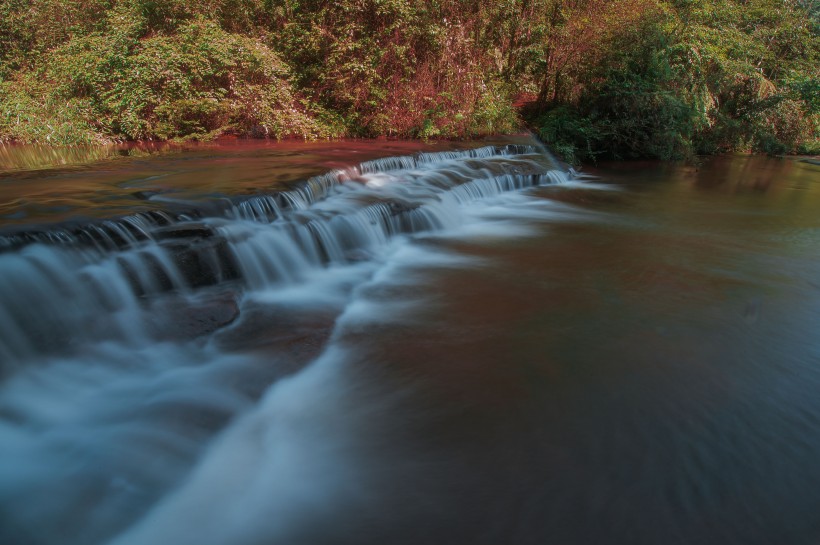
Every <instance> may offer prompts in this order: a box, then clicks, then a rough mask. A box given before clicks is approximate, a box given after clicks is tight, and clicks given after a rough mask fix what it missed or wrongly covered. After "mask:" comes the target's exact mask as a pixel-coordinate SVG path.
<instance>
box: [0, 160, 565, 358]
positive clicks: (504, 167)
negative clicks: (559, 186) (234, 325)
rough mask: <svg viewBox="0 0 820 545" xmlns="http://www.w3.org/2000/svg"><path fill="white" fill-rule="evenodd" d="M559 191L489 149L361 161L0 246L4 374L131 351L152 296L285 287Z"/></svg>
mask: <svg viewBox="0 0 820 545" xmlns="http://www.w3.org/2000/svg"><path fill="white" fill-rule="evenodd" d="M566 179H567V174H566V173H565V172H563V171H560V170H555V169H554V168H553V163H552V160H551V159H549V158H545V156H543V155H542V154H540V153H539V152H538V150H537V149H535V148H533V147H529V146H521V145H508V146H501V147H496V146H486V147H483V148H477V149H471V150H465V151H451V152H437V153H419V154H416V155H414V156H402V157H388V158H382V159H376V160H371V161H367V162H364V163H361V164H359V165H357V166H354V167H349V168H346V169H337V170H333V171H330V172H328V173H325V174H322V175H319V176H315V177H313V178H310V179H308V180H306V181H305V182H304V183H303V184H301V185H299V186H298V187H296V188H294V189H292V190H289V191H282V192H277V193H272V194H265V195H256V196H251V197H237V198H233V199H228V200H226V199H222V200H220V201H217V202H209V203H207V205H203V206H201V207H199V208H197V207H193V206H192V207H191V209H187V210H184V211H182V212H178V213H173V212H168V211H160V210H157V211H148V212H141V213H138V214H134V215H132V216H128V217H124V218H120V219H110V220H105V221H98V222H91V223H87V224H79V225H73V226H57V227H54V228H42V229H36V230H29V231H18V232H13V233H7V234H5V235H0V251H2V254H0V270H2V271H4V278H5V282H4V284H3V286H2V287H0V309H1V310H0V358H2V361H3V362H4V363H3V365H2V368H3V369H4V371H3V372H8V371H9V368H13V367H15V366H18V365H20V364H21V362H24V361H25V360H27V359H30V358H32V357H35V356H37V355H38V354H47V353H52V352H55V353H59V352H60V351H65V350H71V349H73V348H74V347H76V346H78V345H81V344H82V342H84V340H90V339H93V340H102V339H110V340H116V341H129V340H130V341H133V342H139V341H138V339H140V338H141V336H142V335H143V334H144V333H143V329H144V327H143V326H142V324H143V322H144V321H145V320H146V319H147V318H146V317H145V316H142V314H141V311H142V309H143V307H144V306H145V304H144V303H145V301H146V300H147V299H150V298H151V297H152V296H156V295H158V294H162V293H175V294H186V293H192V291H193V290H194V289H196V288H203V287H209V286H219V285H225V284H230V285H232V286H234V287H235V288H236V289H250V290H259V289H267V288H271V287H274V288H275V287H276V286H282V287H284V286H288V285H295V284H298V283H299V282H301V281H303V280H304V278H305V277H306V275H308V274H310V272H311V271H313V270H316V269H319V268H323V267H328V266H332V265H339V264H345V263H353V262H357V261H361V260H363V259H364V260H366V259H368V257H369V256H370V255H372V253H373V252H374V251H377V250H378V249H379V248H380V247H383V246H384V245H385V244H386V243H388V242H389V241H390V240H391V239H393V238H395V237H396V236H402V235H413V234H417V233H423V232H432V231H440V230H443V229H448V228H451V227H454V226H457V225H458V223H459V221H460V217H461V213H460V207H462V206H463V205H464V204H466V203H469V202H472V201H476V200H480V199H485V198H488V197H491V196H494V195H498V194H501V193H504V192H510V191H518V190H522V189H525V188H528V187H534V186H540V185H547V184H555V183H561V182H563V181H565V180H566Z"/></svg>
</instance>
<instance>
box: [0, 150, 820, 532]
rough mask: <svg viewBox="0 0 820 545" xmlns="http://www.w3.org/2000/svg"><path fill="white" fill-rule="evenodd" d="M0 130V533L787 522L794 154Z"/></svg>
mask: <svg viewBox="0 0 820 545" xmlns="http://www.w3.org/2000/svg"><path fill="white" fill-rule="evenodd" d="M12 152H13V150H12V151H9V150H4V151H3V153H0V159H4V160H5V161H6V167H5V170H2V171H0V196H2V197H3V198H2V201H3V203H2V205H0V216H2V218H4V219H3V220H2V223H0V278H2V282H0V543H3V544H10V545H48V544H58V543H59V544H60V545H96V544H111V545H143V544H160V543H169V544H171V543H174V544H189V543H190V544H197V545H211V544H212V545H227V544H230V545H246V544H247V545H257V544H259V545H261V544H288V545H291V544H305V545H312V544H338V543H351V544H353V543H356V544H364V543H373V544H377V543H393V544H403V543H407V544H411V543H412V544H419V543H425V544H434V543H442V544H445V543H447V544H453V543H473V544H482V543H487V544H498V543H503V544H516V545H517V544H530V543H532V544H548V543H556V544H587V543H635V544H644V543H645V544H656V543H663V544H674V543H682V544H683V543H687V544H688V543H699V544H701V543H702V544H712V543H714V544H721V545H725V544H732V543H738V544H755V543H760V544H769V543H778V544H791V543H793V544H810V543H817V542H820V464H818V463H817V461H818V460H820V395H818V392H820V335H818V334H817V328H818V326H820V167H818V166H815V165H813V164H810V163H804V162H799V161H797V160H795V159H768V158H759V157H727V158H716V159H712V160H708V161H705V162H703V164H701V165H699V166H686V165H663V164H656V163H631V164H620V165H619V164H612V165H601V166H599V167H596V168H590V169H585V170H584V171H583V174H579V173H577V172H575V171H572V170H568V169H566V168H564V167H562V166H561V165H560V164H558V163H557V162H556V161H555V160H554V159H553V158H552V157H551V156H550V155H549V153H548V152H546V150H545V149H543V147H542V146H540V145H538V144H537V143H536V142H534V141H531V140H529V139H528V138H526V137H516V138H509V139H506V140H499V141H495V142H481V143H479V142H463V143H451V144H446V143H440V144H436V145H426V144H422V143H401V142H399V143H396V142H392V143H391V142H338V143H322V144H301V145H296V144H261V143H241V142H237V143H233V144H231V145H224V144H222V145H215V146H211V147H208V146H204V147H202V148H192V149H186V150H182V151H180V150H171V151H163V150H162V149H148V150H145V149H141V150H140V149H138V150H131V149H125V148H123V149H120V150H114V152H113V154H112V155H106V154H105V153H106V152H103V151H99V150H93V153H91V152H90V156H89V157H90V159H93V160H94V162H89V159H86V158H84V157H83V156H82V154H79V152H78V151H76V150H75V151H74V152H72V155H71V157H70V158H69V159H68V160H65V161H57V162H62V163H64V164H62V165H61V166H59V167H55V166H53V164H48V165H44V164H42V163H41V162H38V159H37V158H38V157H39V155H38V153H39V152H37V151H36V150H35V151H31V150H28V151H26V152H25V153H23V152H16V153H17V155H14V153H12ZM26 153H29V155H26ZM78 154H79V155H78ZM11 158H16V159H15V160H14V161H12V160H11ZM54 162H55V161H54V159H53V158H52V159H51V163H54Z"/></svg>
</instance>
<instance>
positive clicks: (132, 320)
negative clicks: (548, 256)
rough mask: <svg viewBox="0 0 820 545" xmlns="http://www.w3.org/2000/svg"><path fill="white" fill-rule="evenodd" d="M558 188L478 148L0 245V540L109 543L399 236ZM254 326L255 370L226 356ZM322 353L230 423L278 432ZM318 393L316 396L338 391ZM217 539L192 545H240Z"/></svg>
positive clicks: (508, 152)
mask: <svg viewBox="0 0 820 545" xmlns="http://www.w3.org/2000/svg"><path fill="white" fill-rule="evenodd" d="M567 179H568V176H567V174H566V173H565V172H562V171H560V170H555V169H554V168H553V164H552V162H551V161H550V160H549V159H548V158H545V157H544V156H543V155H541V154H539V153H538V151H537V150H536V149H534V148H532V147H528V146H518V145H510V146H503V147H495V146H488V147H484V148H478V149H473V150H466V151H454V152H441V153H420V154H417V155H415V156H403V157H390V158H385V159H377V160H373V161H368V162H365V163H361V164H360V165H358V166H356V167H350V168H346V169H341V170H334V171H331V172H329V173H327V174H324V175H320V176H317V177H314V178H311V179H308V180H307V181H306V182H304V183H303V184H301V185H299V186H298V187H296V188H294V189H292V190H288V191H280V192H276V193H272V194H267V195H256V196H251V197H230V198H219V199H214V200H211V201H208V202H200V203H186V204H177V205H176V207H175V208H174V207H171V208H166V209H163V210H156V211H148V212H140V213H138V214H134V215H131V216H127V217H124V218H120V219H108V220H104V221H94V222H90V223H85V224H82V223H79V224H73V225H60V226H51V227H48V226H47V227H39V228H37V229H26V228H17V229H16V230H14V231H7V232H6V233H5V234H2V235H0V252H2V253H0V274H2V278H3V282H2V284H0V362H2V364H1V365H0V378H2V381H3V382H2V383H0V443H2V444H3V445H4V451H3V453H2V454H0V467H2V468H3V469H0V528H2V529H0V541H2V542H3V543H10V544H12V543H13V544H15V545H17V544H19V545H23V544H31V545H41V544H49V543H56V542H58V541H59V542H60V543H61V544H63V545H71V544H84V545H85V544H92V543H101V542H103V541H105V540H106V539H108V538H109V537H111V536H113V535H116V534H117V533H118V532H120V531H122V530H123V529H125V528H127V527H128V526H129V525H130V524H131V523H133V522H134V521H135V520H137V519H138V518H139V516H140V515H141V514H143V513H145V512H146V511H147V510H148V509H150V508H151V507H152V506H153V505H154V504H155V503H156V502H157V501H158V500H159V499H160V498H161V497H163V496H164V495H165V494H166V493H167V492H168V490H171V489H172V488H173V487H174V485H175V484H176V483H178V482H180V479H182V478H183V477H184V475H185V474H186V473H187V469H188V468H190V467H191V466H193V465H194V462H195V460H196V459H197V458H198V457H199V456H200V454H201V450H202V449H203V448H204V446H205V445H206V444H207V439H208V438H209V437H211V436H213V434H215V433H216V432H217V431H219V430H220V429H222V427H224V425H225V423H226V422H227V421H229V420H230V419H231V418H234V417H236V416H237V415H239V414H241V413H243V412H246V411H247V410H248V407H250V406H253V404H254V403H255V402H256V399H257V398H258V396H260V395H261V394H262V393H263V391H264V390H265V388H267V385H268V384H271V383H273V384H274V385H275V384H278V382H277V381H281V380H282V378H281V377H283V376H285V375H288V374H290V373H292V372H294V371H295V370H296V369H298V366H299V365H304V364H307V363H308V362H309V361H310V359H311V358H313V357H315V356H316V355H318V354H319V352H320V351H321V347H322V346H323V344H324V343H325V342H326V341H327V338H328V336H329V335H331V331H334V326H333V324H334V323H335V322H337V320H338V319H339V318H338V316H339V315H340V314H341V316H351V315H355V314H356V308H357V307H356V305H353V306H349V305H350V303H351V299H350V298H351V294H352V293H354V292H355V290H356V289H359V287H361V286H364V285H366V284H367V282H368V281H369V279H372V278H373V277H374V276H373V275H374V274H376V273H377V272H378V271H382V273H381V274H384V272H383V271H384V267H385V265H386V264H388V263H390V262H391V259H392V260H395V259H397V257H396V256H399V255H403V254H401V252H399V253H397V248H402V247H404V246H403V245H402V244H403V243H402V241H403V240H405V239H406V237H408V236H409V237H413V236H418V235H420V234H425V233H426V234H430V233H445V232H447V231H448V230H451V229H453V228H457V227H460V226H461V225H462V224H464V223H465V222H467V223H469V219H465V218H466V217H465V215H464V214H465V209H466V208H467V207H469V205H471V204H472V203H476V202H482V201H485V200H487V199H492V198H497V197H499V196H503V195H505V194H515V192H518V191H520V190H523V189H527V188H533V187H538V186H544V185H549V184H557V183H562V182H564V181H567ZM425 255H426V254H425ZM390 256H393V257H390ZM417 258H419V259H422V260H423V257H419V256H417ZM434 261H435V260H434ZM377 276H378V275H377ZM272 303H275V305H274V306H271V304H272ZM345 309H347V310H345ZM246 314H247V316H246ZM377 314H378V313H377ZM272 315H275V316H274V317H272ZM305 316H308V318H305ZM345 320H347V321H349V318H344V319H343V320H342V322H341V323H344V322H345ZM268 321H269V322H270V324H271V325H270V326H269V327H268V329H266V330H264V333H257V334H256V335H255V336H254V338H255V339H257V340H261V342H260V344H259V346H260V347H261V348H259V349H261V350H262V351H263V353H264V354H265V355H264V357H261V359H260V355H259V352H258V350H259V349H257V348H254V343H253V342H247V338H244V341H243V342H241V343H239V342H237V341H234V340H232V336H234V335H235V336H238V337H240V338H242V336H243V335H247V334H246V333H243V331H244V330H247V329H248V328H250V329H252V328H253V327H258V326H260V324H264V323H267V322H268ZM301 321H305V322H306V323H309V324H310V325H308V326H304V327H305V329H306V330H307V331H308V333H307V334H303V333H300V331H301V330H300V329H299V327H300V326H299V324H300V323H301ZM233 323H236V324H237V325H236V327H234V328H231V327H227V326H229V325H230V324H233ZM316 324H319V325H316ZM271 328H279V331H277V332H275V333H271V330H270V329H271ZM336 328H338V323H337V326H336ZM234 329H236V330H237V331H239V333H234V332H233V330H234ZM280 337H281V339H284V340H282V341H280V342H273V341H267V340H266V339H275V338H280ZM266 342H273V346H268V345H266V344H265V343H266ZM238 344H241V345H242V346H237V345H238ZM299 346H307V347H312V348H309V349H304V348H299ZM294 350H295V351H296V352H295V353H296V355H295V356H294ZM339 354H340V351H339V350H338V349H329V352H327V353H325V354H324V355H323V356H322V357H321V359H320V361H319V362H316V363H313V364H310V365H309V368H310V369H313V370H312V371H310V372H307V371H303V372H300V373H299V374H298V375H297V377H299V378H297V379H295V382H293V383H291V384H292V385H291V386H286V385H283V386H282V389H283V390H284V391H287V392H288V393H286V394H284V395H285V401H283V400H281V399H279V396H278V394H276V393H274V392H275V391H276V388H277V387H276V386H273V387H272V388H273V390H271V391H270V392H268V394H267V396H266V399H270V400H273V401H266V402H265V405H264V407H262V408H260V409H258V410H259V411H261V412H257V413H255V414H257V416H252V417H248V418H250V419H251V420H253V419H254V418H262V419H265V418H267V416H264V415H269V416H271V417H272V418H273V419H274V420H275V421H279V420H281V419H287V418H289V416H288V414H289V411H293V410H295V409H294V406H290V405H291V404H292V403H293V402H294V400H293V399H292V397H291V396H293V395H296V394H294V393H292V392H290V389H293V388H295V390H296V391H297V392H298V391H299V389H300V388H305V387H307V388H312V386H311V384H313V383H314V381H316V380H318V381H319V383H321V384H325V382H326V381H327V380H329V377H332V376H333V375H334V374H338V373H339V370H338V369H336V370H332V371H329V369H333V368H334V366H337V367H338V366H339V365H341V363H340V362H341V361H342V360H344V357H343V356H340V355H339ZM328 373H329V374H328ZM339 380H340V381H341V380H343V379H341V378H340V379H339ZM300 384H306V385H307V386H300ZM322 388H330V390H329V391H328V392H326V393H327V395H328V396H330V398H333V396H334V395H337V394H334V393H332V392H333V391H335V392H337V393H338V391H343V390H344V387H343V386H341V385H336V386H330V385H326V386H321V387H320V389H322ZM319 395H324V394H319ZM344 397H345V401H344V402H343V403H342V402H341V401H338V402H327V401H320V402H319V404H317V405H316V406H314V408H312V409H310V410H308V411H306V412H305V417H304V418H306V419H307V420H308V422H307V423H306V425H307V426H309V427H315V428H319V429H321V428H322V427H323V426H325V425H327V424H323V423H322V422H321V421H320V419H321V418H324V416H327V414H328V413H327V412H326V411H330V412H331V413H332V412H334V411H337V410H340V407H341V406H342V405H344V406H347V404H348V403H349V402H350V399H348V396H347V395H345V396H344ZM288 400H290V401H288ZM297 405H299V404H297ZM348 409H351V410H352V408H351V407H348ZM271 411H272V412H271ZM274 413H276V414H274ZM314 413H315V414H314ZM330 422H332V420H331V421H330ZM247 425H252V424H247V423H245V424H241V425H240V428H241V429H244V427H246V426H247ZM330 425H332V424H330ZM236 433H239V434H240V435H242V434H244V433H246V432H244V431H238V432H236ZM272 433H275V434H281V437H279V438H277V439H271V440H273V441H281V442H292V443H293V444H292V445H291V446H287V445H285V444H283V443H281V442H280V443H278V444H277V445H275V448H276V449H286V448H292V449H293V452H294V454H293V455H295V456H302V455H306V454H307V451H306V450H305V449H310V448H313V447H314V446H315V444H314V443H312V442H311V443H310V444H301V443H300V441H304V440H305V439H300V438H298V437H296V438H295V437H290V436H289V434H290V432H289V431H287V430H279V431H275V432H272ZM306 433H307V431H306ZM310 433H316V431H315V430H314V431H311V432H310ZM314 439H315V438H314ZM227 441H228V443H230V442H231V440H230V439H228V440H227ZM243 441H244V440H243ZM333 441H335V439H334V440H333ZM226 448H228V449H229V450H231V449H233V447H226ZM334 448H337V447H334ZM263 454H264V452H259V453H256V454H253V456H260V455H263ZM288 456H291V455H288ZM229 457H230V455H229ZM277 459H279V458H277ZM289 459H290V458H287V460H289ZM216 460H217V461H215V462H210V464H216V467H217V468H218V469H217V470H221V469H224V468H223V467H222V466H221V464H223V463H224V462H223V461H222V460H223V459H222V458H221V457H220V456H219V455H217V456H216ZM287 460H284V459H282V460H280V461H277V462H272V463H273V464H274V466H272V467H267V468H264V469H263V468H261V467H260V468H257V469H258V470H259V471H260V473H259V475H260V476H262V475H267V477H265V478H273V479H285V474H286V473H287V472H288V471H291V470H293V468H297V469H298V466H295V465H292V464H291V462H289V461H287ZM248 463H249V464H251V465H253V464H254V463H258V462H251V461H250V460H249V461H248ZM280 463H281V464H285V466H287V467H281V468H279V469H275V467H277V464H280ZM329 463H331V462H330V460H328V459H324V458H320V459H317V461H316V463H315V464H314V465H313V466H311V465H308V466H305V467H307V468H308V469H306V470H308V471H312V469H310V468H311V467H315V465H316V464H320V465H321V464H329ZM340 463H341V462H340V460H338V459H336V460H334V461H333V465H334V467H337V466H338V464H340ZM219 468H221V469H219ZM202 471H205V472H207V471H209V470H208V469H203V470H202ZM277 475H278V476H277ZM326 477H327V478H328V479H331V480H333V479H336V478H337V477H338V476H333V475H330V474H328V475H326ZM243 478H251V476H249V475H247V474H246V475H245V477H243ZM280 484H281V491H280V493H279V495H278V496H277V498H279V499H278V500H277V501H282V502H284V503H283V504H282V506H283V508H284V506H285V505H286V504H287V503H289V500H288V496H287V494H288V493H289V492H288V491H290V492H293V493H296V494H297V495H298V494H300V492H298V491H297V490H295V489H294V488H293V486H296V484H297V483H295V482H291V484H287V483H285V482H283V483H280ZM206 486H210V485H206ZM333 486H334V485H331V484H324V485H321V486H319V488H320V489H322V490H324V489H329V488H333ZM51 487H59V489H60V493H59V494H50V493H48V490H49V489H50V488H51ZM217 488H218V487H217ZM242 501H243V502H244V501H246V500H242ZM296 503H298V502H296ZM294 505H295V504H294ZM202 512H203V514H204V513H207V512H208V510H207V509H205V510H203V511H202ZM162 516H164V515H162ZM171 516H175V515H171ZM290 516H291V515H287V514H283V515H282V519H281V523H282V524H285V522H286V521H287V519H288V517H290ZM231 524H233V523H231ZM151 528H153V529H152V530H150V531H149V534H151V537H150V538H149V537H136V538H135V537H126V538H124V539H126V541H128V542H129V543H148V542H168V543H170V542H178V543H183V542H186V540H185V538H182V537H180V538H179V539H181V541H180V540H178V539H176V538H174V532H177V530H175V529H172V530H168V526H167V525H166V524H164V523H162V524H159V525H154V526H151ZM157 528H159V530H157ZM166 530H167V531H168V532H169V533H168V534H167V535H166V534H163V532H166ZM140 531H142V530H140ZM235 531H236V528H232V529H230V530H229V531H228V530H226V532H225V533H224V535H223V534H220V533H216V534H213V536H212V537H211V538H209V539H211V540H212V542H213V543H223V542H224V543H228V542H230V543H239V542H245V541H243V538H241V537H237V536H236V535H233V534H234V532H235ZM156 532H159V534H157V535H154V533H156ZM240 533H241V532H240ZM129 535H130V534H129ZM135 535H137V536H139V535H140V534H139V532H138V533H137V534H135ZM214 536H221V537H214ZM271 536H273V537H275V538H276V539H280V538H281V539H285V538H286V537H287V533H286V532H285V533H282V532H274V533H273V534H271ZM277 536H278V537H277ZM258 537H259V536H256V537H254V538H253V539H251V540H250V541H248V542H249V543H250V542H256V541H255V539H257V538H258ZM155 539H156V540H159V541H154V540H155ZM221 539H223V540H224V541H220V540H221Z"/></svg>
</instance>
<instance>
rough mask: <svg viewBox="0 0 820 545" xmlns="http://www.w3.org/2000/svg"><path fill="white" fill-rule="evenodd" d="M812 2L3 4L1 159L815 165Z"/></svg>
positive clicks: (816, 57)
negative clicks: (512, 136) (271, 145)
mask: <svg viewBox="0 0 820 545" xmlns="http://www.w3.org/2000/svg"><path fill="white" fill-rule="evenodd" d="M818 67H820V2H818V0H608V1H607V0H448V1H441V0H419V1H416V0H412V1H411V0H338V1H337V2H325V1H318V0H204V1H201V2H190V1H187V0H2V3H0V142H6V143H10V142H11V143H46V144H52V145H75V144H94V143H108V142H119V141H131V140H167V139H209V138H214V137H217V136H223V135H236V136H240V137H267V138H277V139H279V138H289V137H297V138H307V139H321V138H341V137H388V138H422V139H433V138H470V137H479V136H483V135H491V134H498V133H509V132H513V131H517V130H521V129H522V128H524V127H526V128H529V129H530V130H533V131H534V132H536V133H537V134H538V135H539V136H540V137H541V138H542V139H543V140H544V141H545V142H546V143H547V144H548V145H549V146H550V147H551V148H552V149H553V150H555V151H556V152H557V153H558V154H559V155H561V156H562V157H563V158H564V159H565V160H567V161H570V162H578V161H594V160H596V159H598V158H614V159H631V158H657V159H681V158H689V157H692V156H695V155H698V154H717V153H726V152H736V151H738V152H761V153H769V154H786V153H798V154H817V153H820V68H818Z"/></svg>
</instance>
